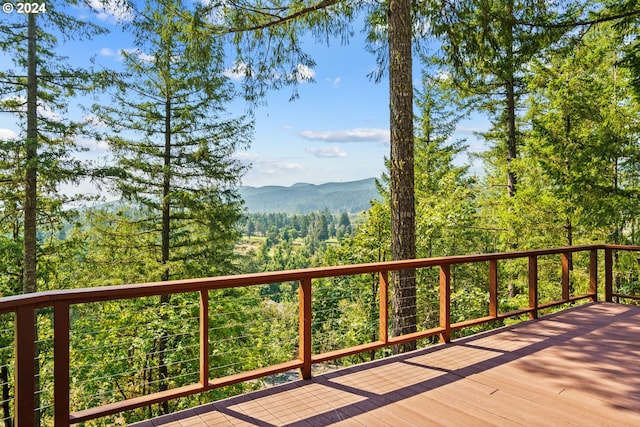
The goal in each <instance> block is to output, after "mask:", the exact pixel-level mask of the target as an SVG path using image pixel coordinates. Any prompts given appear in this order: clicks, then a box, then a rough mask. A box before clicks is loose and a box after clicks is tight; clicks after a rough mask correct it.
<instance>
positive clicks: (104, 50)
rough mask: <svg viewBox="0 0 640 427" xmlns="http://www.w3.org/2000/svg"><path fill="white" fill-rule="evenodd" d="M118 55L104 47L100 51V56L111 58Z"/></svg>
mask: <svg viewBox="0 0 640 427" xmlns="http://www.w3.org/2000/svg"><path fill="white" fill-rule="evenodd" d="M116 55H117V53H116V52H114V51H113V50H112V49H110V48H108V47H103V48H102V49H100V56H106V57H111V56H116Z"/></svg>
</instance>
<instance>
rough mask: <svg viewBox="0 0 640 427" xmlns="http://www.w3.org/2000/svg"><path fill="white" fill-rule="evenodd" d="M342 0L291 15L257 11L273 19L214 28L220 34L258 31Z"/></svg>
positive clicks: (325, 3) (307, 8)
mask: <svg viewBox="0 0 640 427" xmlns="http://www.w3.org/2000/svg"><path fill="white" fill-rule="evenodd" d="M340 1H341V0H322V1H321V2H320V3H317V4H314V5H311V6H307V7H305V8H303V9H301V10H299V11H297V12H293V13H291V14H289V15H284V16H280V15H274V14H271V13H265V12H264V11H262V10H261V11H257V13H260V14H262V15H266V16H270V17H272V18H273V19H272V20H269V21H267V22H263V23H260V24H256V25H253V26H251V27H240V28H228V29H225V30H221V29H220V27H214V28H213V29H215V30H216V32H218V33H219V34H235V33H242V32H247V31H258V30H265V29H267V28H271V27H275V26H279V25H282V24H285V23H287V22H289V21H293V20H295V19H297V18H300V17H301V16H305V15H308V14H310V13H312V12H317V11H319V10H323V9H326V8H328V7H331V6H333V5H336V4H338V3H339V2H340Z"/></svg>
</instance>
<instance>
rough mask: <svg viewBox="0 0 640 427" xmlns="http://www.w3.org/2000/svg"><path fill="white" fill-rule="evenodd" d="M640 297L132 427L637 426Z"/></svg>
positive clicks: (580, 308)
mask: <svg viewBox="0 0 640 427" xmlns="http://www.w3.org/2000/svg"><path fill="white" fill-rule="evenodd" d="M639 360H640V307H634V306H628V305H619V304H612V303H592V304H586V305H582V306H578V307H574V308H571V309H569V310H566V311H563V312H560V313H556V314H553V315H550V316H546V317H542V318H540V319H536V320H532V321H527V322H523V323H520V324H517V325H513V326H508V327H504V328H501V329H498V330H495V331H491V332H486V333H483V334H480V335H475V336H472V337H467V338H463V339H460V340H456V341H454V342H452V343H450V344H446V345H439V346H434V347H430V348H427V349H422V350H418V351H415V352H411V353H406V354H403V355H398V356H393V357H389V358H386V359H381V360H377V361H373V362H369V363H365V364H361V365H357V366H352V367H349V368H345V369H342V370H338V371H334V372H330V373H327V374H323V375H318V376H315V377H314V378H313V379H311V380H307V381H296V382H294V383H289V384H283V385H280V386H276V387H271V388H268V389H264V390H260V391H257V392H253V393H248V394H245V395H242V396H236V397H233V398H229V399H225V400H222V401H218V402H214V403H211V404H208V405H204V406H201V407H198V408H194V409H191V410H188V411H182V412H177V413H174V414H171V415H167V416H164V417H160V418H155V419H151V420H147V421H143V422H140V423H136V424H134V425H133V426H135V427H152V426H162V427H187V426H189V427H194V426H265V427H270V426H288V427H294V426H295V427H310V426H326V425H335V426H354V427H360V426H380V427H388V426H394V427H402V426H406V427H415V426H438V425H442V426H545V427H546V426H572V425H575V426H584V425H592V426H605V425H615V426H639V425H640V363H638V361H639Z"/></svg>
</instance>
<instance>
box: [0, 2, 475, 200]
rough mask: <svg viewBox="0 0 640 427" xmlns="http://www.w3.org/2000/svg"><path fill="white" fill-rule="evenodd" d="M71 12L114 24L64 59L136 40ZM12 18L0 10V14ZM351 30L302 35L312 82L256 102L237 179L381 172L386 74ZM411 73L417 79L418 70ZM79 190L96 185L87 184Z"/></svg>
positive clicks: (469, 126) (103, 16) (102, 55)
mask: <svg viewBox="0 0 640 427" xmlns="http://www.w3.org/2000/svg"><path fill="white" fill-rule="evenodd" d="M72 13H74V14H75V15H76V16H86V17H89V18H90V19H93V20H95V21H96V22H99V23H100V24H101V25H103V26H105V27H107V28H109V29H111V30H112V32H111V33H110V34H109V35H107V36H100V37H95V38H94V39H93V40H91V41H80V42H75V41H69V42H67V43H65V44H64V45H63V46H62V47H61V53H62V54H63V55H66V56H68V57H69V62H71V63H77V64H86V63H87V62H88V59H89V58H91V57H95V58H96V59H97V61H98V62H99V63H101V64H103V65H105V66H107V67H117V66H118V63H119V61H120V60H121V59H120V56H119V53H118V52H119V51H121V50H123V49H131V48H133V47H134V46H133V43H132V41H131V39H130V38H129V37H128V36H126V35H125V34H123V33H122V32H121V31H120V30H119V29H118V28H117V26H116V20H115V19H114V14H117V13H118V12H117V9H113V10H111V11H108V10H102V11H101V12H99V13H98V14H95V13H92V12H90V11H89V10H87V9H74V10H73V12H72ZM16 18H18V17H17V16H16V15H6V14H4V15H1V14H0V19H16ZM354 30H355V36H354V37H353V38H352V40H351V41H350V43H349V44H348V45H346V46H343V45H341V44H340V42H339V41H338V40H336V41H333V42H332V43H331V45H330V46H326V45H321V44H316V43H314V42H313V41H312V39H311V38H310V39H309V41H307V42H305V44H304V45H303V48H304V49H305V51H306V52H307V53H309V54H310V55H311V56H312V57H313V59H314V60H315V62H316V66H315V67H314V68H313V69H312V70H310V72H312V73H313V79H314V82H312V83H300V85H299V87H298V92H299V94H300V97H299V98H298V99H296V100H295V101H290V100H289V98H290V95H291V89H289V88H284V89H282V90H280V91H278V92H271V93H270V94H269V95H268V97H267V99H266V101H267V103H266V105H265V106H260V107H258V108H257V109H256V110H255V134H254V138H253V141H251V144H250V148H249V149H247V150H245V151H242V152H238V153H236V158H238V159H239V160H241V161H242V162H244V163H245V164H250V165H251V167H250V168H249V169H248V171H247V173H246V174H245V176H244V177H243V179H242V184H243V185H250V186H264V185H284V186H289V185H292V184H295V183H297V182H308V183H314V184H320V183H324V182H344V181H352V180H358V179H364V178H370V177H379V176H380V175H381V173H382V172H383V170H384V158H385V156H388V155H389V130H388V129H389V111H388V109H389V107H388V99H389V96H388V86H387V81H386V80H384V81H382V82H380V83H377V84H376V83H374V82H373V81H371V80H370V79H369V78H368V77H367V75H368V74H369V73H370V72H371V71H373V70H374V69H375V67H376V65H375V60H374V57H373V55H372V54H370V53H369V52H367V51H366V50H365V49H364V37H363V36H362V35H361V34H360V33H359V30H360V28H357V26H356V28H354ZM4 60H5V58H2V61H4ZM228 65H229V67H231V66H232V65H233V58H229V59H228ZM415 79H416V81H418V80H419V79H420V76H419V75H417V76H415ZM79 102H81V103H82V102H85V101H83V100H79ZM231 108H233V109H236V110H237V111H238V113H242V112H243V110H244V109H245V108H246V106H245V105H244V104H243V103H241V102H236V103H235V104H234V105H233V106H232V107H231ZM70 114H80V113H79V109H76V108H73V109H71V111H70ZM14 120H15V119H14V118H13V117H12V116H9V115H8V114H0V136H11V134H12V133H14V134H15V133H16V132H17V131H18V128H17V127H16V125H15V123H14ZM486 126H487V124H486V121H484V120H480V119H478V118H476V119H473V120H469V121H467V122H464V123H461V124H460V125H459V127H458V132H457V133H456V134H455V135H454V137H455V138H467V141H468V143H469V144H470V146H471V150H472V151H479V150H481V149H482V146H481V144H480V143H479V142H478V140H477V138H475V137H474V136H473V132H474V131H481V130H484V129H485V128H486ZM82 144H83V145H84V146H86V147H87V148H89V152H88V153H86V154H83V156H86V157H88V158H91V159H99V158H100V159H104V158H105V157H106V156H107V151H106V147H105V146H103V145H100V144H97V143H95V142H93V141H82ZM66 190H67V191H73V189H66ZM80 191H83V192H92V191H95V190H92V189H91V188H89V187H88V186H86V184H85V185H84V187H83V188H80Z"/></svg>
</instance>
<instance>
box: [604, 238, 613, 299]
mask: <svg viewBox="0 0 640 427" xmlns="http://www.w3.org/2000/svg"><path fill="white" fill-rule="evenodd" d="M604 300H605V301H607V302H613V250H612V249H609V248H605V250H604Z"/></svg>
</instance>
